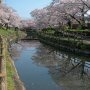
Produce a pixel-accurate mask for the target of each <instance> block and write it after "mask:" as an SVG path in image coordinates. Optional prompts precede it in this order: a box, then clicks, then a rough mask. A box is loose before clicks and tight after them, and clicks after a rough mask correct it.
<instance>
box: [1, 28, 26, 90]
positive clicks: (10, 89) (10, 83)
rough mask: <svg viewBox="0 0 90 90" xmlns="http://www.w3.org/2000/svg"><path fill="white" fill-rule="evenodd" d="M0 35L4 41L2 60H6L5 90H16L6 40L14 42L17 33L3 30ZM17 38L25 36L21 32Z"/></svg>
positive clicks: (13, 71)
mask: <svg viewBox="0 0 90 90" xmlns="http://www.w3.org/2000/svg"><path fill="white" fill-rule="evenodd" d="M0 35H2V37H3V41H4V49H5V50H4V59H5V60H6V74H7V90H16V89H15V82H14V79H13V75H14V74H15V73H16V72H15V68H14V67H13V64H12V60H11V57H10V54H9V52H8V44H9V43H8V42H7V39H8V40H10V39H12V40H14V39H15V38H17V31H15V30H4V29H0ZM18 35H19V37H20V38H21V37H23V36H25V34H24V33H23V32H21V31H19V32H18Z"/></svg>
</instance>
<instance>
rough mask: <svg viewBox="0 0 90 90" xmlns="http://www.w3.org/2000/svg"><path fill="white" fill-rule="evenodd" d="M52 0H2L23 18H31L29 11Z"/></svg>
mask: <svg viewBox="0 0 90 90" xmlns="http://www.w3.org/2000/svg"><path fill="white" fill-rule="evenodd" d="M51 1H52V0H4V3H6V4H7V5H8V6H11V7H12V8H14V9H15V10H16V11H17V12H18V14H19V15H20V16H21V17H22V18H24V19H28V18H31V16H30V12H31V11H33V10H34V9H40V8H43V7H45V6H47V5H49V4H50V2H51Z"/></svg>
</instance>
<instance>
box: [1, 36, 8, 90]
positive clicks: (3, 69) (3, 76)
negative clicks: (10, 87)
mask: <svg viewBox="0 0 90 90" xmlns="http://www.w3.org/2000/svg"><path fill="white" fill-rule="evenodd" d="M4 49H5V48H4V42H3V40H2V37H1V36H0V90H7V83H6V82H7V80H6V60H5V58H4V57H5V56H4V55H5V51H4Z"/></svg>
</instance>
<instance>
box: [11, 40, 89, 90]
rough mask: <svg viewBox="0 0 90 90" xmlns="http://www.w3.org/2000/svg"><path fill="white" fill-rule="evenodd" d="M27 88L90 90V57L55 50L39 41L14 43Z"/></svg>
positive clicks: (29, 89) (13, 52)
mask: <svg viewBox="0 0 90 90" xmlns="http://www.w3.org/2000/svg"><path fill="white" fill-rule="evenodd" d="M11 55H12V58H13V60H14V62H15V66H16V69H17V71H18V74H19V76H20V79H21V80H22V81H23V83H24V85H25V88H26V90H90V62H89V61H90V58H89V57H84V56H77V55H74V54H70V53H66V52H62V51H55V50H54V49H52V48H50V47H48V46H45V45H43V44H41V43H40V42H38V41H29V42H27V41H21V42H19V43H18V44H12V47H11Z"/></svg>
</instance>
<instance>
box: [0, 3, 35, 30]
mask: <svg viewBox="0 0 90 90" xmlns="http://www.w3.org/2000/svg"><path fill="white" fill-rule="evenodd" d="M30 26H35V24H34V21H32V20H23V19H22V18H21V17H20V16H19V15H18V14H17V12H16V11H15V10H14V9H13V8H12V7H9V6H7V5H6V4H2V3H1V4H0V27H6V29H8V28H9V27H14V28H15V27H18V28H24V27H30Z"/></svg>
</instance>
